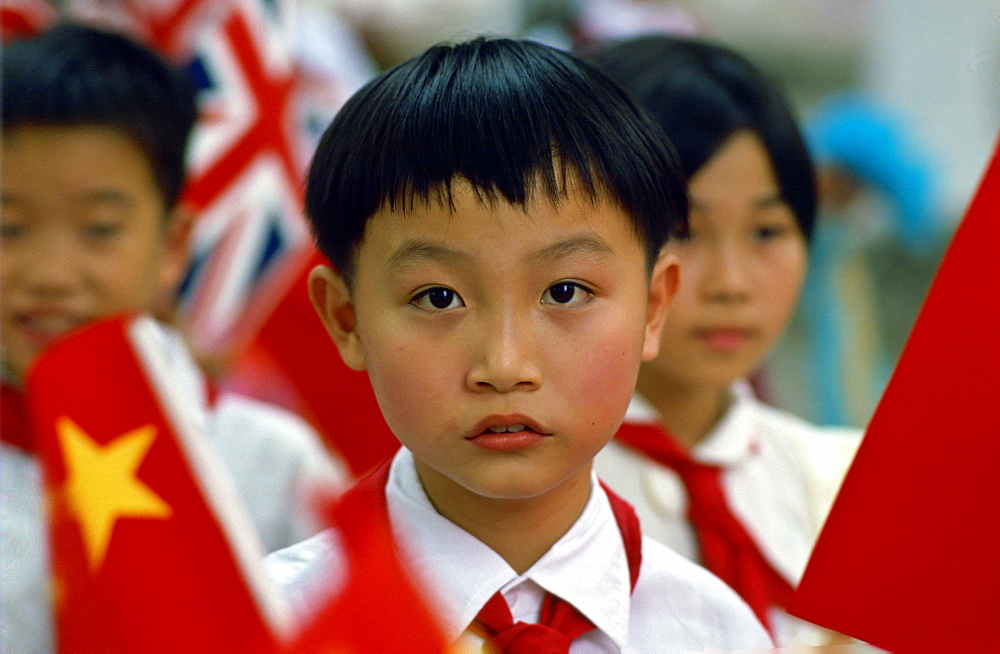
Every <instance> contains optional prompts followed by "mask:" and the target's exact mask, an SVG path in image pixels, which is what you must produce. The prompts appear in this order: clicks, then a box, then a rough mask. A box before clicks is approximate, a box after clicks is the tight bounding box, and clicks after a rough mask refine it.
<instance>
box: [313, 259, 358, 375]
mask: <svg viewBox="0 0 1000 654" xmlns="http://www.w3.org/2000/svg"><path fill="white" fill-rule="evenodd" d="M309 298H310V299H311V300H312V304H313V308H314V309H316V313H318V314H319V319H320V320H321V321H322V322H323V326H324V327H326V331H327V333H328V334H329V335H330V338H332V339H333V342H334V344H335V345H336V346H337V349H338V350H340V358H342V359H343V360H344V363H345V364H347V367H348V368H351V369H352V370H364V369H365V356H364V349H363V348H362V347H361V340H360V339H359V337H358V330H357V326H358V323H357V317H356V315H355V313H354V303H353V302H352V301H351V294H350V291H348V290H347V283H346V282H345V281H344V278H343V277H341V275H340V273H338V272H337V271H336V270H334V269H333V268H331V267H330V266H316V267H315V268H313V269H312V270H311V271H310V272H309Z"/></svg>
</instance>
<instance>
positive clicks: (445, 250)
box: [387, 233, 614, 271]
mask: <svg viewBox="0 0 1000 654" xmlns="http://www.w3.org/2000/svg"><path fill="white" fill-rule="evenodd" d="M594 254H596V255H605V256H606V255H611V254H614V249H613V248H612V247H611V246H610V245H608V243H607V241H605V240H604V239H603V238H601V237H600V236H598V235H597V234H594V233H586V234H578V235H576V236H570V237H569V238H566V239H563V240H561V241H557V242H556V243H553V244H551V245H547V246H545V247H544V248H542V249H541V250H539V251H537V252H535V253H534V254H532V255H531V259H534V260H545V261H564V260H566V259H569V258H570V257H574V256H578V255H594ZM472 258H473V257H472V255H470V254H467V253H465V252H460V251H458V250H453V249H451V248H449V247H445V246H443V245H440V244H438V243H433V242H431V241H423V240H416V239H414V240H409V241H405V242H404V243H403V244H402V245H400V246H399V247H398V248H396V250H395V251H394V252H393V253H392V255H390V257H389V261H388V264H387V267H388V268H389V269H390V270H396V271H400V270H404V269H405V268H406V267H407V266H408V265H409V264H411V263H413V262H415V261H418V260H430V261H435V262H438V263H443V264H450V265H459V264H468V263H470V262H471V261H472Z"/></svg>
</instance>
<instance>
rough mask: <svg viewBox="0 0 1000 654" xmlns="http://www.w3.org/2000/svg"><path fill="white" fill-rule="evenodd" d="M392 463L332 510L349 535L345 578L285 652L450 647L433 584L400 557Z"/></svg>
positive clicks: (427, 652)
mask: <svg viewBox="0 0 1000 654" xmlns="http://www.w3.org/2000/svg"><path fill="white" fill-rule="evenodd" d="M388 465H389V464H388V462H385V463H383V465H382V466H381V467H380V468H378V469H377V470H376V471H375V473H374V474H372V475H370V476H368V477H366V478H364V479H362V480H361V481H360V482H359V483H358V485H357V486H355V487H354V488H353V489H351V490H349V491H348V492H347V493H345V494H344V495H343V496H342V497H341V498H339V499H338V500H337V501H336V502H333V503H331V504H330V505H329V506H328V508H327V511H326V513H327V519H328V521H329V522H330V524H331V525H332V526H334V527H335V528H337V529H338V530H339V532H340V534H341V536H342V541H343V544H344V546H343V553H344V556H345V561H346V568H347V573H346V578H345V579H344V581H343V583H342V584H341V586H340V588H339V589H338V591H337V593H336V595H335V596H334V597H333V598H332V599H331V600H330V601H329V602H328V603H327V605H326V606H324V607H323V608H322V609H321V610H320V611H319V612H318V613H317V614H316V616H315V617H314V618H313V619H312V621H311V622H310V623H309V624H308V625H306V627H305V628H304V629H303V630H302V631H301V632H300V633H299V634H298V636H297V637H296V640H295V642H293V643H292V645H291V647H290V648H289V650H288V652H286V654H325V653H329V652H344V653H346V652H357V653H358V654H361V653H368V652H407V653H408V654H442V653H443V652H446V651H449V646H448V643H447V640H446V639H445V636H444V632H443V631H442V627H441V623H440V622H439V618H438V616H437V614H436V613H435V612H434V609H432V608H431V605H430V604H429V603H428V602H427V595H426V594H425V593H426V589H422V588H421V587H420V586H418V584H417V583H415V582H414V580H413V579H412V578H411V577H410V574H409V573H408V572H407V571H406V570H405V569H404V566H403V564H402V562H401V561H400V559H399V558H398V556H397V553H396V548H395V544H394V542H393V536H392V531H391V529H390V526H389V521H388V512H387V510H386V508H385V499H384V498H385V490H384V489H385V480H386V479H387V478H388Z"/></svg>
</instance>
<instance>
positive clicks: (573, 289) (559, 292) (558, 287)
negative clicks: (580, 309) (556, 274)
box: [542, 282, 593, 306]
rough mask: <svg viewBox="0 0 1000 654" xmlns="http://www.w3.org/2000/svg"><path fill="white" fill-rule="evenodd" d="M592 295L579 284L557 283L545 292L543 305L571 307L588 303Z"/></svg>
mask: <svg viewBox="0 0 1000 654" xmlns="http://www.w3.org/2000/svg"><path fill="white" fill-rule="evenodd" d="M592 295H593V293H592V292H591V290H590V289H588V288H586V287H585V286H583V285H582V284H578V283H577V282H557V283H555V284H553V285H552V286H549V288H548V289H547V290H546V291H545V294H544V295H543V296H542V304H558V305H561V306H571V305H575V304H580V303H581V302H586V301H587V300H589V299H590V297H591V296H592Z"/></svg>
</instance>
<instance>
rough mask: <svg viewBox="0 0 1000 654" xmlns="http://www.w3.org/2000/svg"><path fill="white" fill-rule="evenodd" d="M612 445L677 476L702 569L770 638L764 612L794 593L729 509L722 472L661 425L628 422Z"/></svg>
mask: <svg viewBox="0 0 1000 654" xmlns="http://www.w3.org/2000/svg"><path fill="white" fill-rule="evenodd" d="M615 440H617V441H618V442H619V443H621V444H623V445H626V446H628V447H630V448H632V449H634V450H638V451H639V452H641V453H642V454H644V455H646V456H647V457H649V458H650V459H652V460H654V461H656V462H658V463H660V464H662V465H664V466H666V467H668V468H670V469H671V470H673V471H674V472H676V473H677V475H678V476H679V477H680V479H681V482H682V483H683V484H684V489H685V490H686V491H687V496H688V512H687V517H688V520H689V521H690V522H691V526H692V527H694V530H695V533H696V534H697V537H698V546H699V549H700V551H701V561H702V565H704V566H705V567H706V568H708V569H709V570H711V571H712V572H714V573H715V574H716V575H717V576H718V577H720V578H721V579H722V580H723V581H724V582H726V583H727V584H729V585H730V586H731V587H732V588H733V590H735V591H736V592H737V593H739V595H740V596H741V597H742V598H743V599H744V600H745V601H746V603H747V604H749V605H750V608H751V609H753V612H754V613H755V614H756V615H757V618H758V619H759V620H760V621H761V623H762V624H764V625H765V626H768V628H769V629H771V630H772V633H773V629H772V625H771V620H770V616H769V610H770V608H771V606H775V605H776V606H780V607H785V606H787V605H788V602H789V601H791V597H792V593H793V592H794V590H793V588H792V586H791V584H789V583H788V582H787V581H786V580H785V579H784V577H782V576H781V575H779V574H778V573H777V572H775V570H774V568H773V567H772V566H771V564H770V563H769V562H768V561H767V559H765V558H764V555H763V554H762V553H761V551H760V548H759V547H758V546H757V543H756V542H755V541H754V539H753V537H752V536H751V535H750V532H749V531H747V529H746V527H745V526H744V525H743V523H742V522H740V520H739V518H737V517H736V516H735V515H734V514H733V512H732V510H731V509H730V507H729V502H728V501H727V499H726V494H725V491H724V489H723V486H722V472H723V471H722V468H720V467H718V466H712V465H708V464H705V463H701V462H699V461H695V460H694V459H693V458H692V457H691V454H690V452H688V451H687V450H686V449H684V448H683V447H682V446H681V445H680V444H679V443H677V441H676V440H675V439H674V438H673V437H672V436H671V435H670V434H669V433H668V432H667V431H666V429H664V428H663V427H662V426H661V425H657V424H636V423H628V422H627V423H625V424H623V425H622V426H621V428H620V429H619V430H618V433H617V434H616V435H615Z"/></svg>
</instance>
